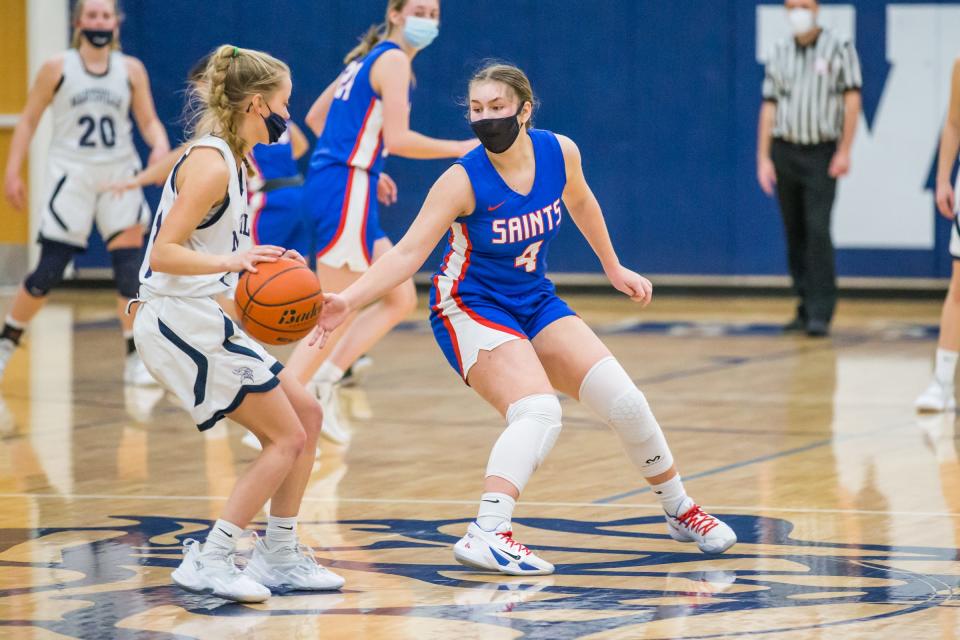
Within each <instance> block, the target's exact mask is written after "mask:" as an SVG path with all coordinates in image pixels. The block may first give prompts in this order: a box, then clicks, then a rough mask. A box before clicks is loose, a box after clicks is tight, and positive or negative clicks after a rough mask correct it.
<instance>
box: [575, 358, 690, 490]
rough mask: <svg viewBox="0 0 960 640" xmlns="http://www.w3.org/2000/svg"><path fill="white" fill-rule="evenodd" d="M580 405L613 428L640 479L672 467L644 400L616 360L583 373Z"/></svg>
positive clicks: (647, 404)
mask: <svg viewBox="0 0 960 640" xmlns="http://www.w3.org/2000/svg"><path fill="white" fill-rule="evenodd" d="M580 402H582V403H583V404H585V405H587V406H588V407H590V408H591V409H593V411H594V412H596V413H597V415H599V416H600V417H601V418H602V419H603V420H604V422H606V423H607V424H609V425H610V427H611V428H613V430H614V431H615V432H616V434H617V435H618V436H619V437H620V441H621V442H622V443H623V448H624V449H626V451H627V455H628V456H630V459H631V460H632V461H633V463H634V464H635V465H636V466H637V468H638V469H640V472H641V473H642V474H643V475H644V477H646V478H650V477H653V476H656V475H660V474H661V473H663V472H665V471H667V470H669V469H670V467H672V466H673V454H671V453H670V447H669V446H668V445H667V440H666V438H664V437H663V431H662V430H661V429H660V425H659V424H658V423H657V419H656V418H654V417H653V412H652V411H650V404H649V403H648V402H647V398H646V397H645V396H644V395H643V393H642V392H641V391H640V390H639V389H637V386H636V385H635V384H634V383H633V380H631V379H630V376H629V375H628V374H627V372H626V371H624V369H623V367H621V366H620V363H619V362H617V360H616V358H614V357H613V356H610V357H608V358H604V359H603V360H601V361H600V362H598V363H597V364H595V365H594V366H593V368H592V369H590V371H588V372H587V375H586V376H584V378H583V382H582V383H581V384H580Z"/></svg>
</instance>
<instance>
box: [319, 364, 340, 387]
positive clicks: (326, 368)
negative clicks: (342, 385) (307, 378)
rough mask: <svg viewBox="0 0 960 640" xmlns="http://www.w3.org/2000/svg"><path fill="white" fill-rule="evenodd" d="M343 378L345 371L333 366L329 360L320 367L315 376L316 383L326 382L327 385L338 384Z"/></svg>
mask: <svg viewBox="0 0 960 640" xmlns="http://www.w3.org/2000/svg"><path fill="white" fill-rule="evenodd" d="M341 378H343V369H341V368H340V367H338V366H337V365H335V364H333V363H332V362H330V361H329V360H327V361H326V362H324V363H323V364H322V365H320V368H319V369H317V372H316V373H315V374H313V380H314V382H326V383H327V384H336V383H337V382H340V379H341Z"/></svg>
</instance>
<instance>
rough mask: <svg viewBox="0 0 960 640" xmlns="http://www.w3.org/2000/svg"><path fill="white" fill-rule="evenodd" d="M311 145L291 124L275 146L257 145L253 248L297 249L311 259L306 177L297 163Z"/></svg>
mask: <svg viewBox="0 0 960 640" xmlns="http://www.w3.org/2000/svg"><path fill="white" fill-rule="evenodd" d="M309 148H310V142H309V141H308V140H307V137H306V136H305V135H303V132H302V131H300V128H299V127H298V126H297V125H295V124H294V123H293V122H292V121H290V122H287V130H286V131H285V132H284V134H283V135H282V136H280V139H279V140H278V141H277V142H276V143H275V144H258V145H257V146H255V147H254V148H253V151H251V152H250V154H249V156H248V157H249V159H250V164H251V165H252V167H253V175H251V176H250V178H249V179H250V215H251V217H252V218H253V242H254V244H270V245H274V246H277V247H283V248H285V249H296V250H297V251H298V252H300V253H301V254H303V255H309V251H310V249H311V246H310V236H309V234H308V232H307V226H306V224H305V223H304V220H303V217H302V206H301V205H302V200H303V176H302V175H300V170H299V169H298V168H297V160H298V159H299V158H300V157H302V156H303V154H305V153H306V152H307V151H308V150H309Z"/></svg>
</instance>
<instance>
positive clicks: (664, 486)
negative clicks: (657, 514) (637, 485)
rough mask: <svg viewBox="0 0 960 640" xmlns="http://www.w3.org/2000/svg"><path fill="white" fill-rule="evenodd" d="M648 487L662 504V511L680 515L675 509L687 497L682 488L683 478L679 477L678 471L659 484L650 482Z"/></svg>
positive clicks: (678, 507) (677, 508)
mask: <svg viewBox="0 0 960 640" xmlns="http://www.w3.org/2000/svg"><path fill="white" fill-rule="evenodd" d="M650 488H651V489H653V494H654V495H655V496H657V500H659V501H660V504H661V505H663V510H664V511H666V512H667V513H668V514H670V515H672V516H677V515H680V514H678V513H677V511H678V510H679V509H680V505H682V504H683V501H684V500H686V499H687V491H686V490H685V489H684V488H683V480H681V479H680V474H679V473H678V474H677V475H675V476H673V477H672V478H670V479H669V480H667V481H666V482H663V483H661V484H651V485H650Z"/></svg>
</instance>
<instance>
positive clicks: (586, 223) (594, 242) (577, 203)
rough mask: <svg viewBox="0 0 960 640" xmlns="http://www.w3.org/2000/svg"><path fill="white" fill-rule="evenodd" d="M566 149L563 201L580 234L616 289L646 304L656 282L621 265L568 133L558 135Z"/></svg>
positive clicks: (564, 149) (562, 146)
mask: <svg viewBox="0 0 960 640" xmlns="http://www.w3.org/2000/svg"><path fill="white" fill-rule="evenodd" d="M557 139H558V140H559V141H560V148H561V149H562V150H563V161H564V164H565V165H566V170H567V186H566V187H565V188H564V190H563V204H565V205H566V206H567V210H568V211H569V212H570V217H571V218H573V222H574V223H575V224H576V225H577V228H578V229H580V233H582V234H583V237H584V238H586V239H587V242H589V243H590V248H591V249H593V252H594V253H595V254H597V257H598V258H600V264H601V265H603V272H604V273H605V274H606V276H607V278H608V279H609V280H610V284H612V285H613V286H614V288H615V289H617V290H618V291H620V292H621V293H624V294H626V295H628V296H630V299H631V300H633V301H634V302H641V303H643V305H644V306H646V305H647V304H649V303H650V301H651V300H652V299H653V285H652V284H650V281H649V280H647V279H646V278H644V277H643V276H641V275H640V274H638V273H634V272H633V271H631V270H630V269H627V268H626V267H624V266H623V265H621V264H620V259H619V258H618V257H617V252H616V250H614V248H613V242H611V241H610V232H609V231H608V230H607V223H606V222H605V221H604V219H603V211H602V210H601V209H600V203H599V202H597V198H596V196H595V195H593V191H591V189H590V185H588V184H587V179H586V177H585V176H584V175H583V165H582V162H581V159H580V149H578V148H577V145H576V144H575V143H574V142H573V140H571V139H570V138H567V137H566V136H557Z"/></svg>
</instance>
